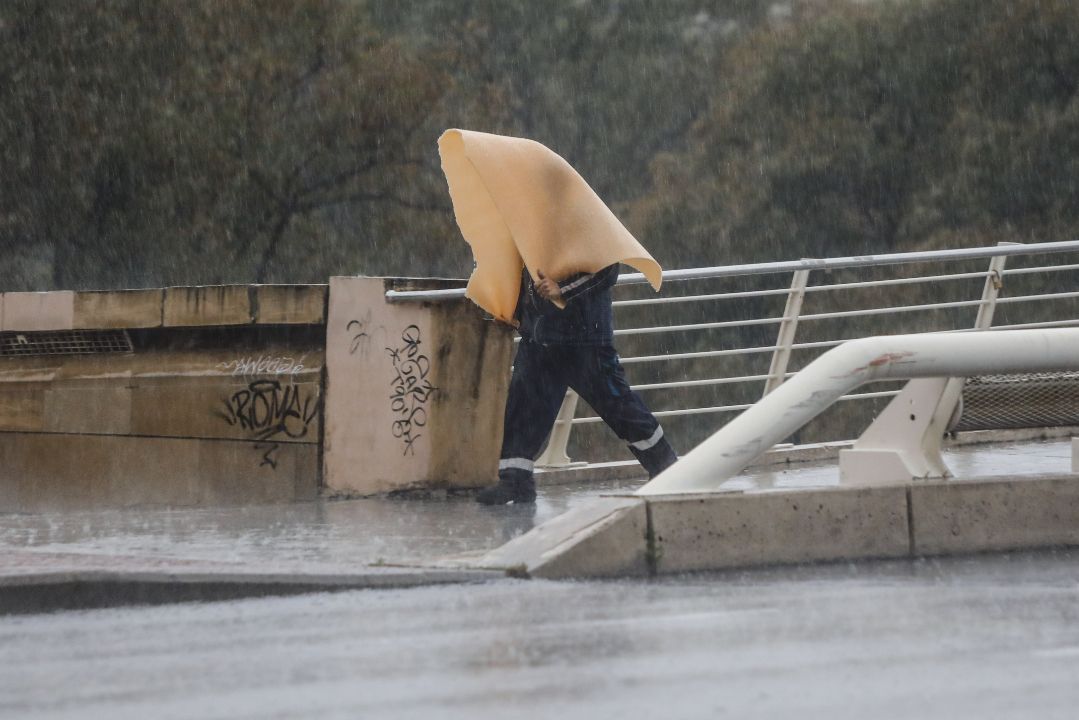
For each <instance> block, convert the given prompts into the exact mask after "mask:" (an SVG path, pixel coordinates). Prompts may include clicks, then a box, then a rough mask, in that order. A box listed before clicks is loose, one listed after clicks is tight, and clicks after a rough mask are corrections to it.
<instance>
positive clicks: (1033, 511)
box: [910, 475, 1079, 555]
mask: <svg viewBox="0 0 1079 720" xmlns="http://www.w3.org/2000/svg"><path fill="white" fill-rule="evenodd" d="M910 497H911V515H912V518H913V523H912V524H913V537H912V541H913V546H914V553H915V554H918V555H944V554H949V553H969V552H985V551H993V550H1020V549H1025V548H1037V547H1051V546H1054V545H1079V478H1074V477H1068V476H1059V475H1057V476H1037V477H1027V478H1022V479H1014V478H986V479H981V480H978V481H952V482H935V483H929V484H925V485H921V484H919V485H913V486H911V488H910Z"/></svg>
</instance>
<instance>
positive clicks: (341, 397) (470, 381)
mask: <svg viewBox="0 0 1079 720" xmlns="http://www.w3.org/2000/svg"><path fill="white" fill-rule="evenodd" d="M451 284H453V285H458V286H459V285H460V283H456V282H454V283H447V282H445V281H443V282H439V281H429V280H428V281H408V280H387V279H382V278H353V277H335V278H331V279H330V305H329V313H328V321H327V328H326V362H327V403H326V439H325V445H324V457H325V462H324V477H325V483H326V488H327V490H328V491H330V492H335V493H339V494H346V495H353V494H355V495H371V494H377V493H385V492H394V491H400V490H411V489H417V488H423V489H427V488H467V487H478V486H482V485H486V484H488V483H490V482H492V481H493V479H494V478H495V477H496V475H497V471H498V452H499V447H500V445H501V442H502V416H503V409H504V406H505V398H506V392H507V389H508V387H509V375H510V363H511V354H512V351H513V338H512V330H511V329H510V328H509V327H508V326H505V325H502V324H498V323H495V322H492V321H490V320H485V319H484V317H483V313H482V312H481V311H480V310H479V309H478V308H477V307H476V306H475V305H473V304H472V303H471V302H470V301H468V300H465V299H463V298H461V299H458V300H456V301H450V302H441V303H417V302H406V303H397V304H394V303H387V302H386V291H387V290H390V289H398V290H400V289H439V288H441V287H444V286H446V285H451Z"/></svg>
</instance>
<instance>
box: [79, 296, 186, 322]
mask: <svg viewBox="0 0 1079 720" xmlns="http://www.w3.org/2000/svg"><path fill="white" fill-rule="evenodd" d="M164 300H165V291H164V290H162V289H160V288H158V289H154V290H107V291H91V292H77V293H75V308H74V312H75V317H74V327H75V329H76V330H91V329H112V328H154V327H161V323H162V312H163V308H162V304H163V302H164Z"/></svg>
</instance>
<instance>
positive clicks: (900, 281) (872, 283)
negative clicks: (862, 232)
mask: <svg viewBox="0 0 1079 720" xmlns="http://www.w3.org/2000/svg"><path fill="white" fill-rule="evenodd" d="M988 274H989V273H988V272H986V271H985V270H980V271H978V272H968V273H952V274H951V275H924V276H921V277H913V278H891V279H888V280H862V281H860V282H847V283H834V284H832V285H807V286H806V292H820V291H822V290H850V289H853V288H868V287H881V286H884V285H914V284H917V283H926V282H937V281H941V280H971V279H973V278H984V277H985V276H986V275H988ZM788 292H789V291H788Z"/></svg>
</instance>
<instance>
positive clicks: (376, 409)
mask: <svg viewBox="0 0 1079 720" xmlns="http://www.w3.org/2000/svg"><path fill="white" fill-rule="evenodd" d="M461 284H462V282H460V281H439V280H433V281H432V280H429V281H410V280H394V279H382V278H334V279H333V281H332V282H331V284H330V285H328V286H327V285H236V286H214V287H170V288H157V289H148V290H124V291H101V292H68V291H64V292H42V293H36V292H31V293H25V292H18V293H5V294H0V512H3V511H13V510H14V511H41V510H50V509H70V508H76V507H94V506H100V505H109V506H127V505H173V506H183V505H201V504H214V503H257V502H274V501H289V500H303V499H310V498H314V497H316V496H317V495H318V494H319V493H320V492H322V491H324V490H326V491H329V492H330V493H333V494H357V495H368V494H377V493H384V492H392V491H396V490H413V489H431V488H459V487H475V486H478V485H485V484H487V483H489V482H490V481H491V480H492V479H493V478H494V477H495V475H496V470H497V463H498V449H499V444H500V443H501V430H502V428H501V423H502V411H503V404H504V402H505V393H506V389H507V386H508V382H509V371H510V356H511V353H512V349H513V344H512V331H511V330H510V329H509V328H508V327H506V326H503V325H498V324H495V323H493V322H491V321H489V320H485V319H484V317H483V315H482V313H481V312H480V311H479V310H478V309H477V308H476V307H475V306H474V305H472V303H471V302H469V301H467V300H464V299H461V300H459V301H456V302H451V303H438V304H425V303H400V304H397V305H393V304H388V303H387V301H386V296H385V292H386V290H387V289H416V288H425V287H444V286H451V285H453V286H460V285H461ZM327 358H328V361H327ZM327 392H329V393H330V396H329V401H328V402H327V397H328V396H327Z"/></svg>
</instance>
